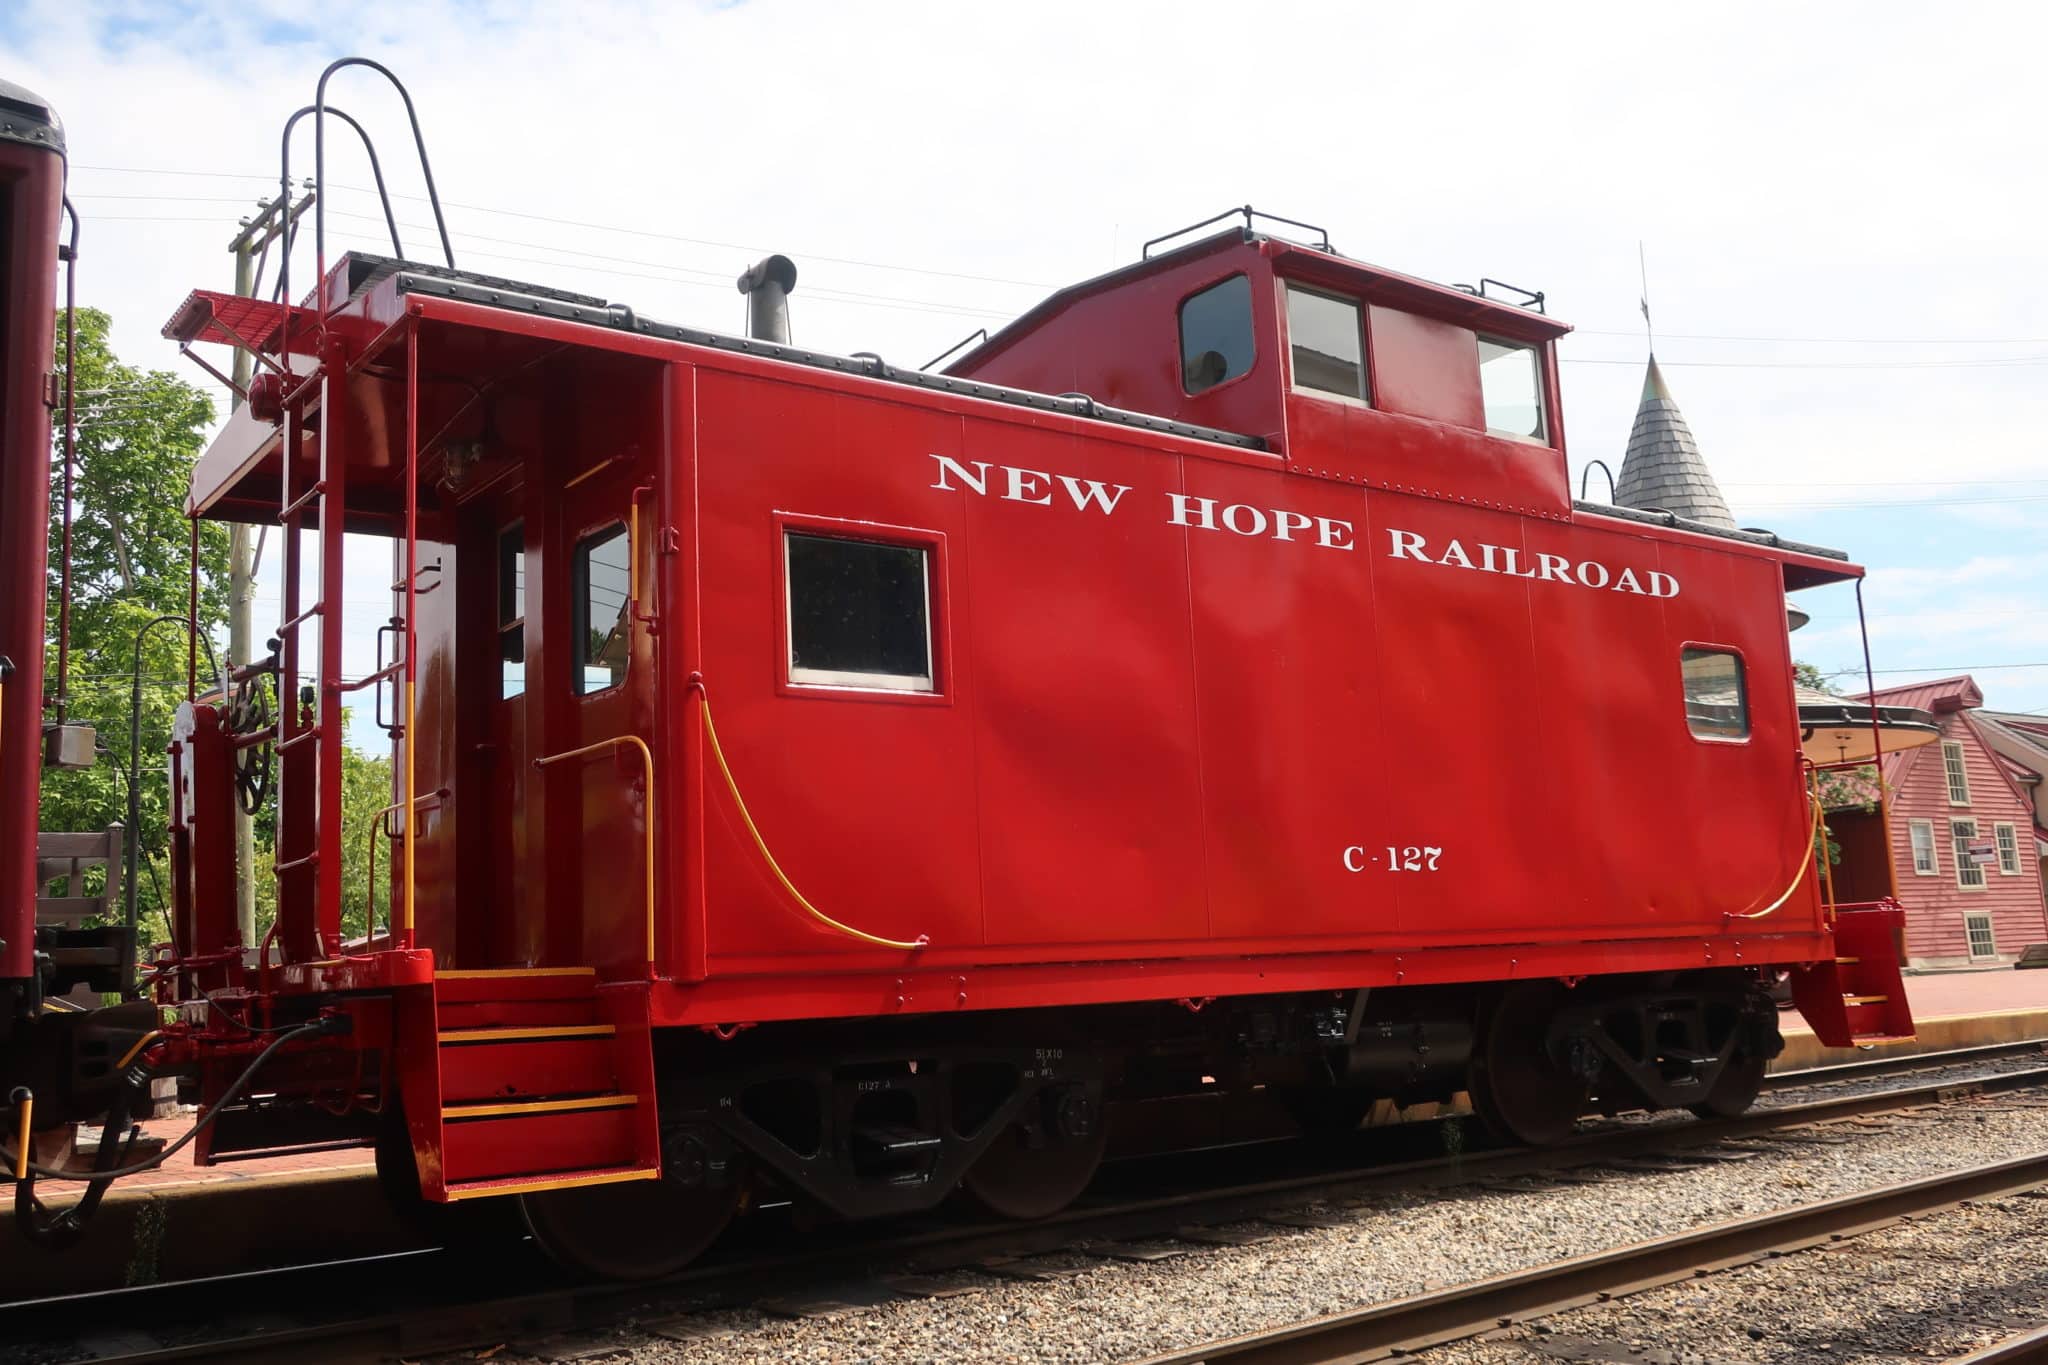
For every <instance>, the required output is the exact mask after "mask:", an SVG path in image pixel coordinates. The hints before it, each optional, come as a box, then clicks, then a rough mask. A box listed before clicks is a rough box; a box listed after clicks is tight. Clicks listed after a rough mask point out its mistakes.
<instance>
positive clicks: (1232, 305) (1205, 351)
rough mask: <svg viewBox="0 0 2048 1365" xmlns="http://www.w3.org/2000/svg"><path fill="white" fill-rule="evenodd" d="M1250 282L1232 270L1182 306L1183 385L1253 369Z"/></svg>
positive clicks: (1198, 388) (1198, 385)
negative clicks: (1231, 272) (1233, 273)
mask: <svg viewBox="0 0 2048 1365" xmlns="http://www.w3.org/2000/svg"><path fill="white" fill-rule="evenodd" d="M1253 353H1254V348H1253V345H1252V282H1251V280H1250V279H1248V278H1246V277H1245V276H1243V275H1232V276H1231V277H1230V278H1229V279H1227V280H1224V281H1223V282H1222V283H1220V284H1212V285H1210V286H1209V287H1208V288H1207V289H1204V290H1203V291H1202V292H1201V293H1199V294H1192V295H1190V296H1189V297H1188V298H1186V299H1185V300H1183V301H1182V303H1181V306H1180V373H1181V387H1182V388H1184V389H1186V390H1187V391H1188V392H1189V393H1200V392H1202V391H1203V390H1204V389H1213V388H1215V387H1216V386H1217V385H1218V384H1222V383H1226V382H1228V381H1229V380H1232V379H1235V378H1237V377H1238V376H1239V375H1241V374H1243V373H1245V372H1246V371H1248V370H1250V369H1251V367H1252V357H1253Z"/></svg>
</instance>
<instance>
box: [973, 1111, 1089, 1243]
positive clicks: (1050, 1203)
mask: <svg viewBox="0 0 2048 1365" xmlns="http://www.w3.org/2000/svg"><path fill="white" fill-rule="evenodd" d="M1038 1109H1039V1112H1038V1113H1037V1114H1036V1115H1035V1116H1034V1117H1033V1118H1032V1119H1030V1120H1028V1121H1020V1122H1016V1123H1013V1124H1011V1125H1010V1127H1009V1129H1008V1131H1006V1132H1003V1133H1000V1134H998V1135H997V1136H996V1140H995V1141H994V1142H993V1143H991V1144H990V1145H989V1148H988V1150H987V1151H985V1152H983V1153H982V1154H981V1156H980V1157H979V1158H978V1159H977V1160H976V1161H975V1163H974V1164H973V1165H972V1166H970V1167H968V1168H967V1174H966V1175H965V1176H964V1177H962V1178H961V1181H960V1188H961V1189H962V1190H964V1191H966V1193H967V1195H968V1197H969V1198H971V1199H973V1200H974V1201H975V1202H976V1203H978V1204H980V1205H981V1206H982V1207H983V1208H985V1209H987V1210H988V1211H989V1212H990V1213H993V1214H995V1215H996V1216H997V1217H1000V1218H1014V1219H1018V1220H1020V1221H1025V1220H1030V1219H1035V1218H1050V1217H1051V1216H1052V1215H1053V1214H1055V1213H1058V1212H1059V1211H1060V1210H1061V1209H1063V1208H1065V1207H1066V1206H1067V1205H1069V1204H1071V1203H1073V1202H1074V1200H1075V1199H1076V1198H1078V1197H1079V1196H1080V1193H1081V1191H1083V1190H1085V1189H1087V1188H1088V1182H1089V1181H1090V1180H1093V1179H1094V1178H1095V1170H1096V1168H1097V1167H1098V1166H1100V1165H1101V1164H1102V1152H1103V1149H1104V1148H1105V1147H1106V1146H1107V1145H1108V1143H1109V1125H1108V1124H1106V1123H1104V1122H1103V1121H1102V1114H1101V1105H1100V1104H1099V1103H1098V1102H1097V1100H1096V1098H1095V1097H1094V1096H1093V1095H1092V1094H1090V1093H1089V1092H1088V1091H1087V1090H1086V1089H1084V1088H1082V1087H1080V1086H1072V1087H1069V1088H1068V1089H1066V1090H1064V1091H1062V1092H1060V1093H1059V1094H1049V1095H1045V1096H1041V1097H1040V1100H1039V1105H1038Z"/></svg>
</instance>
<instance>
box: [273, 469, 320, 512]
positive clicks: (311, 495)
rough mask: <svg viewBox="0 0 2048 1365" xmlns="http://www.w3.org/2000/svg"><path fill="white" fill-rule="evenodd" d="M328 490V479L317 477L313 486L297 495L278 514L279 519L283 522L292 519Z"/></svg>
mask: <svg viewBox="0 0 2048 1365" xmlns="http://www.w3.org/2000/svg"><path fill="white" fill-rule="evenodd" d="M326 492H327V480H325V479H315V480H314V481H313V486H312V487H311V488H308V489H307V490H306V491H305V492H303V493H301V494H299V496H297V497H296V498H293V499H292V500H291V502H290V504H289V505H287V506H286V507H285V509H284V510H283V511H282V512H279V513H278V514H277V519H278V520H279V521H281V522H282V521H290V520H291V519H292V518H293V517H295V516H297V515H298V514H299V513H300V512H302V511H304V510H305V507H306V504H307V503H309V502H311V501H313V500H314V499H315V498H318V497H320V496H322V495H323V494H325V493H326Z"/></svg>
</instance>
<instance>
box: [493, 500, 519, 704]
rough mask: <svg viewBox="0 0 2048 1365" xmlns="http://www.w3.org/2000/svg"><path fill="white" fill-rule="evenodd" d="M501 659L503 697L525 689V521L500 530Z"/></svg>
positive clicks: (499, 631)
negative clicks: (502, 665) (502, 667)
mask: <svg viewBox="0 0 2048 1365" xmlns="http://www.w3.org/2000/svg"><path fill="white" fill-rule="evenodd" d="M498 658H499V659H500V660H502V661H503V664H504V677H503V680H502V681H501V683H500V685H499V690H498V696H499V698H500V699H504V698H508V697H516V696H518V695H519V694H520V693H521V692H524V691H525V690H526V523H525V522H521V521H515V522H513V523H512V524H511V525H510V526H507V527H506V528H505V529H504V530H502V531H500V532H498Z"/></svg>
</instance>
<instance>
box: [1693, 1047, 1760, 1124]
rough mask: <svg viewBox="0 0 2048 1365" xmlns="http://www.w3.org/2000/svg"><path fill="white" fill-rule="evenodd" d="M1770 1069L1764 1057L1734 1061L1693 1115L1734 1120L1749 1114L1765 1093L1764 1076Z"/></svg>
mask: <svg viewBox="0 0 2048 1365" xmlns="http://www.w3.org/2000/svg"><path fill="white" fill-rule="evenodd" d="M1769 1066H1770V1064H1769V1063H1768V1062H1766V1061H1765V1060H1764V1059H1763V1058H1762V1057H1749V1056H1738V1057H1730V1058H1729V1059H1728V1062H1727V1064H1726V1065H1725V1066H1723V1067H1722V1068H1721V1074H1720V1075H1719V1076H1717V1077H1715V1078H1714V1088H1713V1089H1712V1090H1709V1091H1708V1092H1707V1097H1706V1099H1704V1100H1702V1101H1700V1103H1698V1104H1695V1105H1693V1106H1692V1112H1693V1113H1695V1114H1697V1115H1699V1116H1700V1117H1701V1118H1703V1119H1732V1118H1738V1117H1740V1116H1741V1115H1743V1114H1745V1113H1747V1112H1749V1107H1750V1106H1751V1105H1752V1104H1755V1103H1756V1097H1757V1096H1758V1095H1760V1094H1762V1093H1763V1089H1764V1072H1765V1071H1766V1070H1767V1069H1768V1068H1769Z"/></svg>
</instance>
